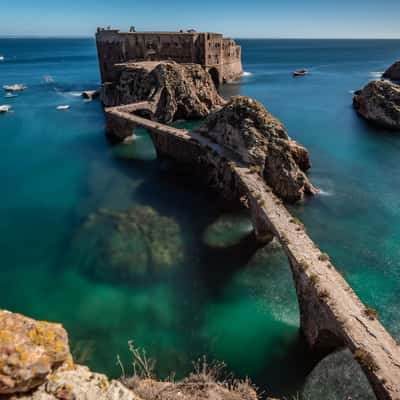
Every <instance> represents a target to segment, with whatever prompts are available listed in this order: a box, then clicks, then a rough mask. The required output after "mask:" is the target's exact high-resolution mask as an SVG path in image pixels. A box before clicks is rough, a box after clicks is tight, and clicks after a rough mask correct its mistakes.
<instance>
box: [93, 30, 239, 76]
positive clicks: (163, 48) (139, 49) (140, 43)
mask: <svg viewBox="0 0 400 400" xmlns="http://www.w3.org/2000/svg"><path fill="white" fill-rule="evenodd" d="M96 42H97V49H98V54H99V64H100V71H101V79H102V82H103V83H104V82H114V81H117V80H118V76H119V72H118V69H116V68H114V65H115V64H118V63H125V62H128V61H163V60H173V61H176V62H178V63H196V64H200V65H202V66H204V67H205V68H206V69H207V70H208V71H210V70H211V69H212V68H213V69H214V70H215V71H217V79H216V80H217V82H218V83H224V82H227V81H230V80H233V79H237V78H239V77H240V76H241V74H242V63H241V49H240V46H237V45H236V43H235V41H234V40H233V39H224V38H223V35H222V34H219V33H197V32H119V31H118V30H109V29H108V30H101V29H99V30H98V32H97V35H96ZM215 71H214V72H215Z"/></svg>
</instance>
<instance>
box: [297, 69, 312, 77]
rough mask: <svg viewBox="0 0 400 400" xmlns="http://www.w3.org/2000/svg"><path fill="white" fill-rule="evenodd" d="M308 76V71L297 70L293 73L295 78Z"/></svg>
mask: <svg viewBox="0 0 400 400" xmlns="http://www.w3.org/2000/svg"><path fill="white" fill-rule="evenodd" d="M306 75H308V71H307V70H306V69H297V70H296V71H293V76H295V77H296V76H306Z"/></svg>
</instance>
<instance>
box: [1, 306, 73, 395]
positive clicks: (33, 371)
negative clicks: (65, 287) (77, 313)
mask: <svg viewBox="0 0 400 400" xmlns="http://www.w3.org/2000/svg"><path fill="white" fill-rule="evenodd" d="M70 366H72V357H71V353H70V349H69V345H68V335H67V332H66V331H65V330H64V328H63V327H62V326H61V325H59V324H53V323H49V322H43V321H35V320H33V319H31V318H27V317H24V316H22V315H20V314H14V313H11V312H9V311H5V310H0V394H11V393H20V392H27V391H29V390H31V389H33V388H35V387H37V386H39V385H41V384H42V383H43V382H44V380H45V379H46V377H47V375H48V374H50V373H52V372H54V371H56V370H58V369H60V368H65V369H67V368H68V367H70Z"/></svg>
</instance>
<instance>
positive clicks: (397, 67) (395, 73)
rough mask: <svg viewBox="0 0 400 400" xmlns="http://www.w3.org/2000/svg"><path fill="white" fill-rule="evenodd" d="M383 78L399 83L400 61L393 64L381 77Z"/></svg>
mask: <svg viewBox="0 0 400 400" xmlns="http://www.w3.org/2000/svg"><path fill="white" fill-rule="evenodd" d="M382 77H383V78H387V79H391V80H393V81H400V61H397V62H395V63H394V64H393V65H392V66H390V67H389V68H388V69H387V70H386V71H385V72H384V73H383V75H382Z"/></svg>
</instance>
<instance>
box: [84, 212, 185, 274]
mask: <svg viewBox="0 0 400 400" xmlns="http://www.w3.org/2000/svg"><path fill="white" fill-rule="evenodd" d="M76 239H77V245H80V246H83V251H86V252H88V253H90V254H92V255H94V256H90V260H89V262H88V263H87V264H86V265H84V266H83V268H85V270H86V272H87V273H88V274H89V275H90V276H94V277H96V278H99V279H106V280H107V281H110V280H111V281H116V280H117V281H124V282H129V281H137V280H138V279H150V278H154V277H157V276H161V275H162V274H164V273H166V272H167V271H169V270H171V269H172V268H176V267H177V266H179V265H180V264H181V263H182V261H183V242H182V237H181V231H180V227H179V225H178V224H177V223H176V222H175V221H174V220H173V219H172V218H169V217H165V216H162V215H160V214H158V213H157V212H156V211H155V210H154V209H153V208H151V207H147V206H137V207H133V208H131V209H128V210H126V211H114V210H108V209H101V210H99V212H97V213H95V214H91V215H90V216H89V218H88V220H87V221H86V223H85V224H84V226H83V229H82V231H80V233H79V235H78V237H77V238H76ZM87 244H89V246H94V248H91V247H89V248H87V247H85V246H86V245H87Z"/></svg>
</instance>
